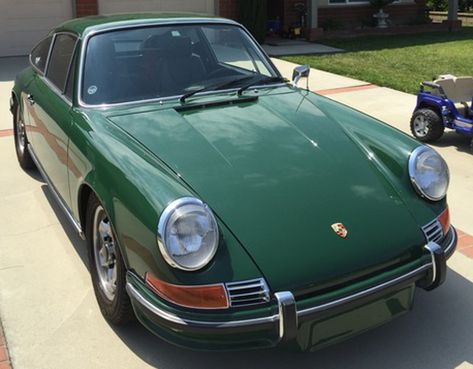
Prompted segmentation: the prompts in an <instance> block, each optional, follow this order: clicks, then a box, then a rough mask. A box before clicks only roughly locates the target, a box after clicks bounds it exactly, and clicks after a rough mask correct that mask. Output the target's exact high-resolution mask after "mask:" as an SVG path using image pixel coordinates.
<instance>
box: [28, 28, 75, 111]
mask: <svg viewBox="0 0 473 369" xmlns="http://www.w3.org/2000/svg"><path fill="white" fill-rule="evenodd" d="M59 35H70V36H72V37H74V38H75V40H76V41H75V43H74V48H73V51H72V57H71V60H70V61H69V66H68V67H67V74H66V79H65V82H64V86H63V87H62V90H61V89H60V88H59V87H58V86H56V85H55V84H54V83H52V82H51V81H50V79H49V78H47V77H46V75H47V73H48V69H49V62H50V58H51V54H52V51H53V47H54V44H55V43H56V37H57V36H59ZM49 36H50V35H49ZM49 36H48V37H49ZM48 37H46V38H48ZM46 38H44V39H43V40H45V39H46ZM79 40H80V37H79V36H78V35H77V34H75V33H72V32H67V31H59V32H55V33H54V34H53V38H52V40H51V45H50V46H49V52H48V59H47V60H46V66H45V68H44V73H39V75H40V76H41V78H42V79H43V80H44V82H45V83H46V84H47V85H48V86H49V87H50V88H51V89H52V90H53V91H54V92H55V93H56V94H57V95H58V96H59V97H61V98H62V99H63V100H64V101H65V102H66V103H68V104H69V105H71V106H72V100H71V99H69V97H67V96H66V95H65V91H66V86H67V81H68V80H69V74H70V73H71V67H72V64H73V61H74V56H75V54H76V52H77V48H78V45H79ZM38 44H39V43H38ZM30 57H31V54H30ZM36 69H37V68H36Z"/></svg>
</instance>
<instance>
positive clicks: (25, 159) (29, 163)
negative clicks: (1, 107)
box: [13, 105, 36, 170]
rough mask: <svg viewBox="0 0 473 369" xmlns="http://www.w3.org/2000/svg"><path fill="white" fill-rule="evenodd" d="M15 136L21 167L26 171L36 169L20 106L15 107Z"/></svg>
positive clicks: (17, 155)
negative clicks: (29, 148)
mask: <svg viewBox="0 0 473 369" xmlns="http://www.w3.org/2000/svg"><path fill="white" fill-rule="evenodd" d="M13 135H14V137H15V151H16V157H17V158H18V163H19V164H20V167H21V168H23V169H24V170H29V169H34V168H35V167H36V166H35V163H34V161H33V159H32V157H31V155H30V152H29V150H28V138H27V137H26V130H25V124H24V120H23V115H22V114H21V110H20V107H19V106H18V105H17V106H16V107H15V110H14V114H13Z"/></svg>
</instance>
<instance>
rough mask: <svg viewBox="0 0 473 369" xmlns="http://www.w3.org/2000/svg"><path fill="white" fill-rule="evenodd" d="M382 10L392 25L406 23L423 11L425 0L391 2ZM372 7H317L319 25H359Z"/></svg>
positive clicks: (369, 14)
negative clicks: (409, 2) (407, 2)
mask: <svg viewBox="0 0 473 369" xmlns="http://www.w3.org/2000/svg"><path fill="white" fill-rule="evenodd" d="M384 11H385V12H386V13H388V14H389V19H390V21H391V23H392V24H393V25H399V24H406V23H409V22H410V21H413V20H414V19H416V18H417V17H420V16H422V15H423V14H424V12H425V0H419V1H418V2H416V3H414V4H392V5H389V6H387V7H386V8H385V9H384ZM374 13H375V11H374V9H373V8H372V7H371V6H370V5H353V6H336V7H323V8H319V26H323V25H324V23H325V24H327V23H329V24H332V25H333V24H336V25H337V26H341V27H343V28H345V29H349V28H357V27H361V26H362V24H363V23H364V22H368V21H369V20H371V19H372V17H373V14H374Z"/></svg>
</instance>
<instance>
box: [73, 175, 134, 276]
mask: <svg viewBox="0 0 473 369" xmlns="http://www.w3.org/2000/svg"><path fill="white" fill-rule="evenodd" d="M91 177H93V175H91ZM99 192H100V193H102V192H103V191H102V192H101V191H97V190H96V189H95V187H94V186H93V185H92V184H91V182H89V181H84V182H83V183H82V184H81V185H80V186H79V189H78V191H77V210H78V216H79V222H80V227H81V229H82V232H83V234H84V235H86V234H87V233H86V229H87V226H88V224H87V205H88V203H89V199H90V196H94V197H95V198H96V199H97V200H98V201H99V202H100V204H102V206H103V208H104V210H105V212H106V213H107V216H108V217H109V219H110V224H111V227H112V230H113V232H114V234H115V242H116V243H117V246H118V247H119V248H120V253H121V255H122V257H123V261H124V263H125V266H126V267H127V269H128V266H129V263H128V257H127V253H126V248H124V247H122V245H121V244H120V239H119V237H117V235H118V233H117V231H116V228H115V222H114V217H113V207H112V206H111V202H110V201H108V199H107V198H106V197H104V196H101V195H100V194H99Z"/></svg>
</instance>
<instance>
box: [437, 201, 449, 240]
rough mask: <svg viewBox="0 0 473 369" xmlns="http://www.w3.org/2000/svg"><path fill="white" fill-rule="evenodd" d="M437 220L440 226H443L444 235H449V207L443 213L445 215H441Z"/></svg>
mask: <svg viewBox="0 0 473 369" xmlns="http://www.w3.org/2000/svg"><path fill="white" fill-rule="evenodd" d="M437 219H438V220H439V222H440V224H441V225H442V229H443V234H444V235H445V234H447V232H448V229H449V228H450V211H449V210H448V206H447V208H446V209H445V210H444V211H443V213H442V214H440V215H439V217H438V218H437Z"/></svg>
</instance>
